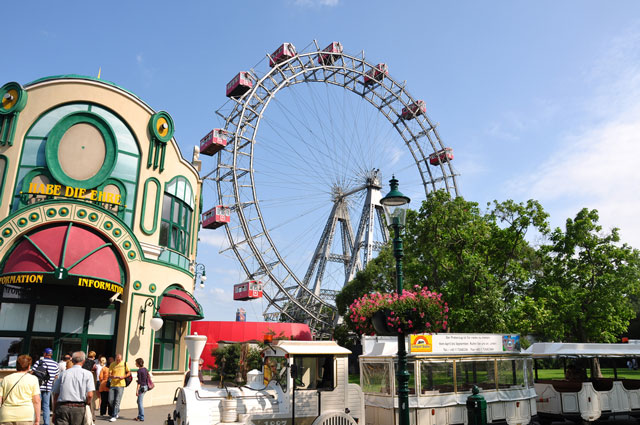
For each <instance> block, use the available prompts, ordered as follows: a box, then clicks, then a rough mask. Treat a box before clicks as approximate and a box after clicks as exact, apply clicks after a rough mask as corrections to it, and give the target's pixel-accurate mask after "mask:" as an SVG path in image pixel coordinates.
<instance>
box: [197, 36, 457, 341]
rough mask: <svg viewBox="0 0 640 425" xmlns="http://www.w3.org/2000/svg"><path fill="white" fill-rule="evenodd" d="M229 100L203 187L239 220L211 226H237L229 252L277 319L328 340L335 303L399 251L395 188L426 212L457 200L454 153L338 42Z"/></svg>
mask: <svg viewBox="0 0 640 425" xmlns="http://www.w3.org/2000/svg"><path fill="white" fill-rule="evenodd" d="M226 89H227V90H226V94H227V97H229V100H228V101H227V103H225V104H224V105H223V106H222V107H221V108H220V109H219V110H218V111H217V112H216V113H217V115H218V116H219V117H220V119H221V121H222V124H221V126H222V127H223V128H220V129H215V130H213V131H212V132H211V133H210V134H209V135H208V136H207V137H205V138H204V139H203V140H202V141H201V152H203V153H207V154H213V153H216V154H217V164H216V166H215V168H214V169H213V170H211V171H210V172H209V173H207V174H205V175H204V176H203V177H204V179H205V181H208V182H210V183H211V184H212V186H215V192H216V194H217V197H218V203H219V206H218V207H217V208H219V209H221V210H222V209H227V208H228V212H229V215H230V217H227V218H226V220H224V218H221V221H220V222H219V223H218V224H214V225H213V226H211V227H212V228H214V227H218V226H219V225H220V224H223V223H224V222H225V221H228V224H226V225H225V226H224V229H225V231H226V236H227V239H228V245H226V246H225V248H223V250H222V251H221V252H233V254H234V256H235V257H236V258H237V259H238V261H239V262H240V265H241V266H242V269H243V272H244V273H245V274H246V281H247V282H261V289H262V301H261V302H262V304H261V310H262V314H263V317H264V318H265V320H270V321H295V322H304V323H307V324H309V326H310V327H311V328H312V329H314V330H316V331H317V332H326V330H327V329H330V328H331V327H333V326H335V323H336V321H337V314H336V307H335V302H334V298H335V294H336V293H337V292H338V291H339V290H340V289H341V288H342V286H343V285H344V284H345V283H346V282H348V281H349V280H351V279H352V278H353V277H354V276H355V274H356V273H357V272H358V271H359V270H362V269H363V268H364V267H366V264H367V262H368V261H370V260H371V259H372V258H373V256H374V255H375V252H376V251H377V250H379V249H380V248H381V246H382V245H383V244H384V243H386V242H387V240H388V232H387V229H386V226H385V225H384V219H383V216H382V214H381V211H382V207H381V205H380V202H379V201H380V198H381V197H382V194H381V191H383V182H384V181H385V179H386V180H388V179H390V178H391V176H392V174H395V176H396V177H397V178H398V179H399V180H400V182H401V190H402V191H403V192H404V193H405V194H407V195H409V196H410V197H412V198H413V199H414V200H415V201H418V202H414V208H417V206H418V205H419V201H421V200H422V199H424V197H425V195H426V194H427V193H429V192H430V191H434V190H438V189H444V190H446V191H448V192H449V193H451V194H452V195H453V196H457V195H458V188H457V183H456V176H457V175H458V174H457V173H456V172H455V170H454V168H453V166H452V160H453V153H452V150H451V149H450V148H448V147H446V146H445V145H444V144H443V143H442V141H441V139H440V137H439V135H438V131H437V128H436V127H437V124H436V123H434V122H432V121H431V120H430V119H429V117H428V116H427V113H426V105H425V103H424V101H422V100H419V99H416V98H414V97H413V96H411V95H410V94H409V92H408V91H407V89H406V88H405V83H404V82H398V81H396V80H395V79H393V78H392V77H391V76H390V75H389V72H388V67H387V65H386V64H384V63H375V64H374V63H369V62H367V61H366V60H365V57H364V52H362V53H360V54H359V55H350V54H347V53H345V52H344V51H343V47H342V45H341V44H340V43H338V42H333V43H331V44H329V45H328V46H327V47H325V48H323V49H321V48H320V47H319V46H318V44H317V42H316V41H314V42H313V43H311V44H309V45H308V46H307V47H305V48H304V49H302V50H301V51H297V50H296V48H295V47H294V46H293V45H292V44H291V43H284V44H282V45H281V46H279V47H278V49H277V50H276V51H275V52H273V53H272V54H267V55H266V56H265V58H264V59H263V60H262V61H260V62H259V63H258V64H256V65H255V66H254V67H252V68H250V69H249V70H247V71H242V72H240V73H238V74H237V75H236V76H235V77H234V78H233V79H232V80H231V81H230V82H229V84H227V87H226ZM385 186H386V185H385ZM387 190H388V189H387ZM387 190H384V192H385V193H386V191H387ZM216 217H217V216H216ZM203 226H204V227H209V226H207V225H205V224H204V221H203ZM245 299H246V298H245Z"/></svg>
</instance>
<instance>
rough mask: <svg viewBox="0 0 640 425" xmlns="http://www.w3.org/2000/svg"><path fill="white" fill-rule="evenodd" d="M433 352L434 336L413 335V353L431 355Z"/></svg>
mask: <svg viewBox="0 0 640 425" xmlns="http://www.w3.org/2000/svg"><path fill="white" fill-rule="evenodd" d="M432 351H433V335H423V334H420V335H411V349H410V350H409V352H411V353H431V352H432Z"/></svg>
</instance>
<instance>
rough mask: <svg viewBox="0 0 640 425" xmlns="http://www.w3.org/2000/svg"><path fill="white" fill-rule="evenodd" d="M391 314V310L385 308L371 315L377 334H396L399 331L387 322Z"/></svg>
mask: <svg viewBox="0 0 640 425" xmlns="http://www.w3.org/2000/svg"><path fill="white" fill-rule="evenodd" d="M390 314H391V310H387V309H383V310H378V311H376V312H375V313H373V316H371V324H372V325H373V328H374V329H375V331H376V335H379V336H396V335H398V331H397V330H394V329H393V328H392V327H391V326H389V325H388V324H387V323H388V322H387V318H388V317H389V315H390Z"/></svg>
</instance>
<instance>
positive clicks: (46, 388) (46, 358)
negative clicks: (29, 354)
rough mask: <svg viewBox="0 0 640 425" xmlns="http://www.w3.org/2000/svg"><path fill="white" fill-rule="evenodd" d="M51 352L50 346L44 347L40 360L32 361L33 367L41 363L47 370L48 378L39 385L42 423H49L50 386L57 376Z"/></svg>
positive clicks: (57, 370) (56, 365)
mask: <svg viewBox="0 0 640 425" xmlns="http://www.w3.org/2000/svg"><path fill="white" fill-rule="evenodd" d="M52 354H53V350H52V349H51V348H45V349H44V351H43V352H42V357H41V358H40V360H38V361H37V362H35V363H34V365H33V367H32V368H33V369H37V368H38V367H40V366H41V365H42V366H43V367H44V368H46V369H47V372H49V380H47V381H46V382H43V383H42V385H40V400H41V401H40V403H41V409H40V410H41V411H42V423H43V425H49V423H50V422H49V419H50V415H51V407H50V406H51V388H52V387H53V381H55V380H56V378H57V377H58V373H59V369H58V363H56V362H55V361H54V360H53V359H52V358H51V355H52Z"/></svg>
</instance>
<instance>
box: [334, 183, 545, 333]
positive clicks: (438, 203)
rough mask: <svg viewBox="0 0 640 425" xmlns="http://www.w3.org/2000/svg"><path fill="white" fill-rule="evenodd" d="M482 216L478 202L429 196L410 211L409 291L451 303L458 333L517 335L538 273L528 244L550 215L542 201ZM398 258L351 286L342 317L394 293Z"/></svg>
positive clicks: (500, 206)
mask: <svg viewBox="0 0 640 425" xmlns="http://www.w3.org/2000/svg"><path fill="white" fill-rule="evenodd" d="M488 207H489V209H488V210H487V211H485V212H482V211H481V210H480V208H479V207H478V204H477V203H475V202H469V201H466V200H464V199H463V198H461V197H457V198H453V199H452V198H451V197H450V196H449V195H448V194H447V193H446V192H442V191H438V192H433V193H431V194H429V196H428V197H427V200H426V201H425V202H423V204H422V206H421V208H420V210H419V211H418V212H415V211H410V212H409V214H408V217H407V226H406V229H405V232H404V247H405V260H404V271H405V276H406V278H405V285H406V286H407V288H409V287H412V286H413V285H416V284H417V285H421V286H425V285H426V286H429V288H430V289H431V290H435V291H438V292H442V293H443V297H444V299H445V300H446V301H447V302H448V303H449V307H450V313H449V327H450V329H451V330H452V331H454V332H517V331H519V330H520V325H521V323H520V322H514V320H516V319H522V318H526V316H525V315H522V314H515V313H514V312H513V311H512V310H513V309H514V308H516V307H519V306H520V305H521V304H520V303H518V302H517V300H519V299H520V297H521V295H522V293H523V291H524V289H525V288H526V284H527V282H529V281H530V280H531V276H532V272H533V270H534V269H535V267H538V266H539V261H538V259H537V256H536V252H535V250H534V249H533V248H532V247H531V246H530V245H529V244H528V243H527V241H526V239H525V236H526V234H527V232H528V231H530V230H531V229H536V230H537V231H539V232H541V233H545V232H546V231H547V229H548V227H547V214H546V213H545V212H544V210H543V209H542V207H541V206H540V205H539V204H538V203H537V202H536V201H528V202H527V203H524V204H518V203H515V202H513V201H506V202H502V203H498V202H494V203H493V204H490V205H488ZM393 270H394V269H393V256H392V254H391V252H390V251H388V252H387V251H383V252H382V253H381V255H380V256H379V257H378V258H376V259H375V260H374V261H372V262H371V263H370V264H369V265H368V266H367V269H366V270H364V271H363V272H361V273H359V274H358V275H357V276H356V278H355V279H354V280H353V281H352V282H350V283H349V284H348V285H346V286H345V287H344V288H343V290H342V292H341V294H340V297H339V298H338V300H337V301H338V306H339V308H340V311H341V312H344V311H345V310H346V306H348V305H349V304H350V302H351V301H352V300H353V299H354V298H356V297H358V296H360V295H362V294H364V293H367V292H372V291H374V290H381V289H382V290H384V289H387V290H389V289H390V290H392V288H393V282H394V280H393V279H394V274H393Z"/></svg>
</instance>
